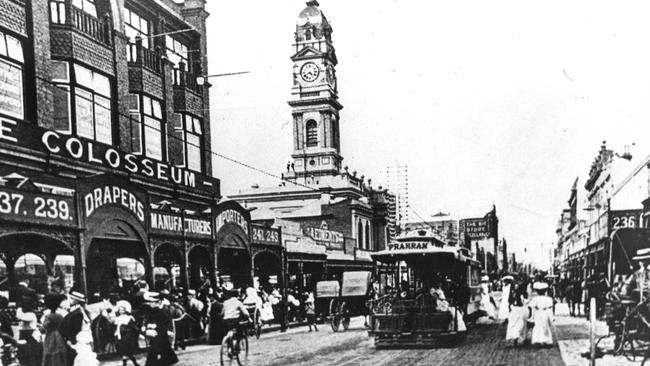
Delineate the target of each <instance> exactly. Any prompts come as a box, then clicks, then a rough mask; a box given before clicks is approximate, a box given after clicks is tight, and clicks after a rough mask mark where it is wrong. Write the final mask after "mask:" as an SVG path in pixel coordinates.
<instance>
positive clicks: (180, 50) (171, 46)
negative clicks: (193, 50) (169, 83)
mask: <svg viewBox="0 0 650 366" xmlns="http://www.w3.org/2000/svg"><path fill="white" fill-rule="evenodd" d="M165 47H166V49H167V50H166V51H167V58H168V59H169V61H171V62H172V63H173V64H174V84H176V85H178V84H179V83H180V72H179V67H180V66H179V65H180V63H181V62H183V63H184V64H185V70H186V71H187V70H189V66H188V65H189V64H188V62H187V53H188V52H187V46H186V45H184V44H183V43H181V42H179V41H177V40H175V39H174V38H172V37H170V36H165Z"/></svg>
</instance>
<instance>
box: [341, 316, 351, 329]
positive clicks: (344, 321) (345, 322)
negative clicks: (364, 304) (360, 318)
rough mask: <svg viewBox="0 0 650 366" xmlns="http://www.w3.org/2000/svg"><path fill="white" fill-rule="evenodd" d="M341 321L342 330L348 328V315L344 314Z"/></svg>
mask: <svg viewBox="0 0 650 366" xmlns="http://www.w3.org/2000/svg"><path fill="white" fill-rule="evenodd" d="M342 323H343V330H348V329H349V328H350V318H349V317H347V316H346V317H345V318H343V321H342Z"/></svg>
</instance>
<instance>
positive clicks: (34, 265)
mask: <svg viewBox="0 0 650 366" xmlns="http://www.w3.org/2000/svg"><path fill="white" fill-rule="evenodd" d="M14 273H15V275H16V281H22V280H29V287H31V288H32V289H34V290H36V292H37V293H39V294H44V293H47V267H46V266H45V262H44V261H43V259H42V258H41V257H39V256H37V255H36V254H29V253H28V254H24V255H21V256H20V257H18V260H16V264H15V266H14Z"/></svg>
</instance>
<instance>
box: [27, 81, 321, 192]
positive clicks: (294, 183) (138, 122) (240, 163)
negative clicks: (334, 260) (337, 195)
mask: <svg viewBox="0 0 650 366" xmlns="http://www.w3.org/2000/svg"><path fill="white" fill-rule="evenodd" d="M36 78H37V79H39V80H41V81H44V82H47V83H49V84H50V85H52V86H54V87H55V88H59V89H60V90H63V91H65V92H67V93H69V92H70V91H71V88H70V89H68V88H67V87H64V86H62V85H59V83H56V82H53V81H51V80H48V79H45V78H43V77H40V76H36ZM70 86H76V85H70ZM100 95H101V94H100ZM75 98H79V99H82V100H85V101H88V102H90V103H93V107H99V108H103V109H106V110H109V111H110V112H111V113H115V114H116V115H118V116H122V117H125V118H128V119H129V121H130V123H136V124H139V125H140V127H142V126H144V122H143V121H138V120H135V119H133V117H132V116H131V115H128V114H124V113H121V112H120V111H114V110H113V109H111V108H110V107H105V106H103V105H101V104H97V103H95V101H94V100H93V99H92V98H87V97H84V96H82V95H79V94H76V93H75ZM139 113H141V112H139ZM146 127H147V128H150V129H152V130H154V131H157V132H160V133H164V134H165V136H166V137H167V138H171V139H175V140H178V141H180V142H182V143H183V144H186V145H188V146H193V147H196V148H198V149H199V150H201V151H203V152H207V153H209V154H211V155H213V156H216V157H219V158H221V159H224V160H227V161H230V162H232V163H235V164H237V165H240V166H243V167H245V168H248V169H251V170H254V171H256V172H258V173H262V174H265V175H267V176H270V177H272V178H275V179H279V180H281V181H282V182H289V183H291V184H293V185H296V186H299V187H303V188H307V189H309V190H312V191H315V192H317V191H319V190H318V189H317V188H314V187H311V186H308V185H306V184H302V183H300V182H297V181H292V180H289V179H287V178H285V177H283V176H279V175H277V174H274V173H271V172H269V171H266V170H264V169H261V168H258V167H255V166H253V165H251V164H249V163H245V162H242V161H239V160H237V159H235V158H231V157H229V156H226V155H224V154H222V153H219V152H216V151H213V150H212V149H207V148H205V147H202V146H200V145H197V144H193V143H190V142H188V141H186V140H185V139H182V138H180V137H178V136H175V135H173V134H170V133H168V132H166V131H163V130H162V129H160V128H156V127H153V126H149V125H147V126H146Z"/></svg>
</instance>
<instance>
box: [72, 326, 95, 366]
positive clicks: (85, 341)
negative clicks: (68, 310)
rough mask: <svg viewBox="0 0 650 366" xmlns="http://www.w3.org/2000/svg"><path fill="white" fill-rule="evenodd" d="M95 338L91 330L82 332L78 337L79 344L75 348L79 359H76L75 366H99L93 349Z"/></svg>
mask: <svg viewBox="0 0 650 366" xmlns="http://www.w3.org/2000/svg"><path fill="white" fill-rule="evenodd" d="M92 341H93V336H92V333H90V330H82V331H81V332H80V333H79V334H78V335H77V344H75V345H74V346H73V348H74V350H75V351H77V357H75V358H74V366H95V365H99V361H98V360H97V354H96V353H95V352H93V348H92Z"/></svg>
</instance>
